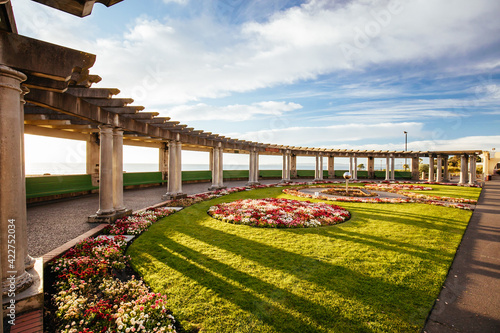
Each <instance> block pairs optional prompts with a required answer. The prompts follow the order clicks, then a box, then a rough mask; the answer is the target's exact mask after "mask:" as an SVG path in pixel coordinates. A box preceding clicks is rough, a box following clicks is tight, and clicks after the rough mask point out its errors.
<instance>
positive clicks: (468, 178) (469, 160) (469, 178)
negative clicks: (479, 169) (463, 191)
mask: <svg viewBox="0 0 500 333" xmlns="http://www.w3.org/2000/svg"><path fill="white" fill-rule="evenodd" d="M434 159H436V163H435V164H436V171H434V165H435V164H434ZM427 180H428V181H429V182H438V183H440V182H448V181H449V180H450V173H449V170H448V156H447V155H441V154H436V155H434V154H431V155H430V156H429V175H428V178H427ZM458 183H459V184H461V185H465V184H470V185H474V184H475V183H476V155H474V154H471V155H468V154H461V155H460V180H459V182H458Z"/></svg>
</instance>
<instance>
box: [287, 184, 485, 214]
mask: <svg viewBox="0 0 500 333" xmlns="http://www.w3.org/2000/svg"><path fill="white" fill-rule="evenodd" d="M307 187H308V186H303V187H293V188H285V189H283V193H286V194H290V195H293V196H296V197H301V198H314V199H320V200H326V201H340V202H360V203H409V202H416V203H425V204H429V205H435V206H444V207H453V208H459V209H465V210H473V209H474V207H473V206H471V205H473V204H475V203H476V200H472V199H464V198H450V197H438V196H427V195H423V194H419V193H412V192H405V191H403V190H398V191H394V190H392V189H386V191H387V192H394V193H398V194H402V195H404V196H405V197H406V198H373V197H371V198H354V197H327V196H325V195H312V194H309V193H304V192H300V190H301V189H303V188H307ZM313 187H317V186H316V185H313ZM380 190H381V191H384V188H383V187H381V188H380Z"/></svg>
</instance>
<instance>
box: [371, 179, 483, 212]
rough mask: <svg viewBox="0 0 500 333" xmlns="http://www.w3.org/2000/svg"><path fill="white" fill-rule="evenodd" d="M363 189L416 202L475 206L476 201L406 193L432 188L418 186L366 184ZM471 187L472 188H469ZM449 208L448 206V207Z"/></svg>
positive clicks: (430, 188)
mask: <svg viewBox="0 0 500 333" xmlns="http://www.w3.org/2000/svg"><path fill="white" fill-rule="evenodd" d="M365 187H368V188H370V189H373V190H375V191H386V192H392V193H398V194H401V195H404V196H405V197H408V198H411V199H414V200H415V201H416V202H421V203H429V204H434V205H435V204H437V202H439V201H444V202H448V203H460V204H470V205H475V204H476V203H477V200H473V199H465V198H451V197H441V196H437V195H427V194H422V193H413V192H408V191H415V190H421V191H429V190H432V187H423V186H420V185H399V184H390V185H388V184H366V185H365ZM471 187H472V186H471ZM448 206H450V205H448ZM457 208H463V206H457Z"/></svg>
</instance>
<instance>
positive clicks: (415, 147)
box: [323, 135, 500, 151]
mask: <svg viewBox="0 0 500 333" xmlns="http://www.w3.org/2000/svg"><path fill="white" fill-rule="evenodd" d="M498 147H500V135H492V136H465V137H461V138H454V139H438V140H416V141H409V142H408V150H409V151H429V150H430V151H446V150H448V151H456V150H491V148H496V149H498ZM323 148H336V149H361V150H404V146H403V145H402V144H401V143H386V144H361V145H359V144H349V143H347V144H340V145H325V146H323Z"/></svg>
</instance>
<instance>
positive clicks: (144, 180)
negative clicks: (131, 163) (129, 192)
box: [123, 171, 166, 186]
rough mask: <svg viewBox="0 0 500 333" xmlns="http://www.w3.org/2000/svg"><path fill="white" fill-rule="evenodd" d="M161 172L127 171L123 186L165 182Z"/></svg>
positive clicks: (124, 175)
mask: <svg viewBox="0 0 500 333" xmlns="http://www.w3.org/2000/svg"><path fill="white" fill-rule="evenodd" d="M164 182H166V180H163V179H162V175H161V172H159V171H157V172H125V173H124V174H123V186H130V185H142V184H158V183H164Z"/></svg>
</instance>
